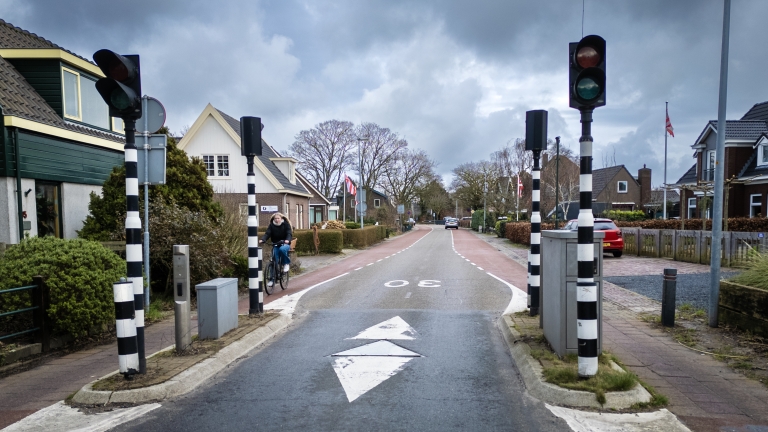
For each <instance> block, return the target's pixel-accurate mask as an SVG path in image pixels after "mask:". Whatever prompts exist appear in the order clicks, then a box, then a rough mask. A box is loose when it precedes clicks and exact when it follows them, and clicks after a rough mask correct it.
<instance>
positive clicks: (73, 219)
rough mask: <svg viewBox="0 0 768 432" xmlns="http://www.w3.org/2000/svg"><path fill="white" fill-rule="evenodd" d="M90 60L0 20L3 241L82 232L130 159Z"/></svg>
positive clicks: (0, 233) (0, 234) (0, 208)
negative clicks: (96, 198) (92, 205)
mask: <svg viewBox="0 0 768 432" xmlns="http://www.w3.org/2000/svg"><path fill="white" fill-rule="evenodd" d="M103 77H104V75H103V74H102V73H101V70H100V69H99V68H98V67H97V66H96V65H95V64H94V63H93V62H91V61H90V60H88V59H86V58H84V57H81V56H79V55H77V54H75V53H73V52H71V51H67V50H66V49H64V48H62V47H60V46H58V45H56V44H54V43H53V42H51V41H49V40H47V39H44V38H42V37H40V36H38V35H36V34H33V33H30V32H28V31H26V30H22V29H20V28H18V27H15V26H13V25H12V24H10V23H7V22H5V21H3V20H0V107H1V108H2V120H3V121H2V124H0V129H1V130H0V242H3V243H18V242H19V239H20V238H22V237H24V236H56V237H60V238H75V237H77V231H78V230H79V229H81V228H82V226H83V221H84V220H85V218H86V217H87V216H88V203H89V201H90V200H89V194H90V193H91V192H94V193H101V185H102V184H103V183H104V181H105V180H106V179H107V178H108V177H109V174H110V172H111V171H112V168H113V167H115V166H116V165H123V163H124V156H123V147H124V144H125V139H124V136H123V126H122V124H121V122H120V120H119V119H116V120H117V121H116V122H115V121H113V119H112V118H111V117H110V116H109V109H108V107H107V104H106V103H104V101H103V99H102V98H101V96H100V95H99V93H98V92H97V91H96V87H95V84H96V80H98V79H99V78H103Z"/></svg>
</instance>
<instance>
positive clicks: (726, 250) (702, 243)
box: [620, 228, 768, 267]
mask: <svg viewBox="0 0 768 432" xmlns="http://www.w3.org/2000/svg"><path fill="white" fill-rule="evenodd" d="M620 229H621V234H622V237H623V238H624V254H625V255H637V256H645V257H653V258H672V259H674V260H675V261H685V262H691V263H699V264H709V262H710V255H711V251H712V232H711V231H694V230H655V229H643V228H620ZM767 246H768V239H766V237H765V233H757V232H734V231H724V232H723V239H722V243H721V249H720V250H721V255H720V256H721V265H722V266H725V267H738V266H740V265H743V264H744V263H745V262H746V261H748V260H749V259H750V257H752V256H754V253H755V252H757V251H763V250H765V249H766V247H767Z"/></svg>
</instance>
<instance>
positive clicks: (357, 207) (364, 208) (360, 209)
mask: <svg viewBox="0 0 768 432" xmlns="http://www.w3.org/2000/svg"><path fill="white" fill-rule="evenodd" d="M355 210H357V212H358V213H359V214H363V213H365V212H366V211H367V210H368V204H366V203H357V204H355Z"/></svg>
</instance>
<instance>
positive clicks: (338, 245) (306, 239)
mask: <svg viewBox="0 0 768 432" xmlns="http://www.w3.org/2000/svg"><path fill="white" fill-rule="evenodd" d="M293 237H294V238H295V239H296V253H297V254H299V255H314V253H315V239H314V234H313V232H312V230H295V231H293ZM317 237H318V238H319V240H320V246H319V247H318V251H319V252H320V253H328V254H337V253H341V249H342V246H343V245H344V236H343V235H342V234H341V230H329V229H324V230H317Z"/></svg>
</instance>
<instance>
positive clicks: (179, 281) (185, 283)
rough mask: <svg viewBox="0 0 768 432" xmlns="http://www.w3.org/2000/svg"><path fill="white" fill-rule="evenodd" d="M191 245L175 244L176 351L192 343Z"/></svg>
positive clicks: (182, 349)
mask: <svg viewBox="0 0 768 432" xmlns="http://www.w3.org/2000/svg"><path fill="white" fill-rule="evenodd" d="M190 295H191V294H190V287H189V246H188V245H173V299H174V305H173V312H174V315H175V319H176V321H175V323H176V351H184V350H185V349H187V347H188V346H189V345H190V344H191V343H192V333H190V328H191V323H190V318H189V316H190V303H191V297H190Z"/></svg>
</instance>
